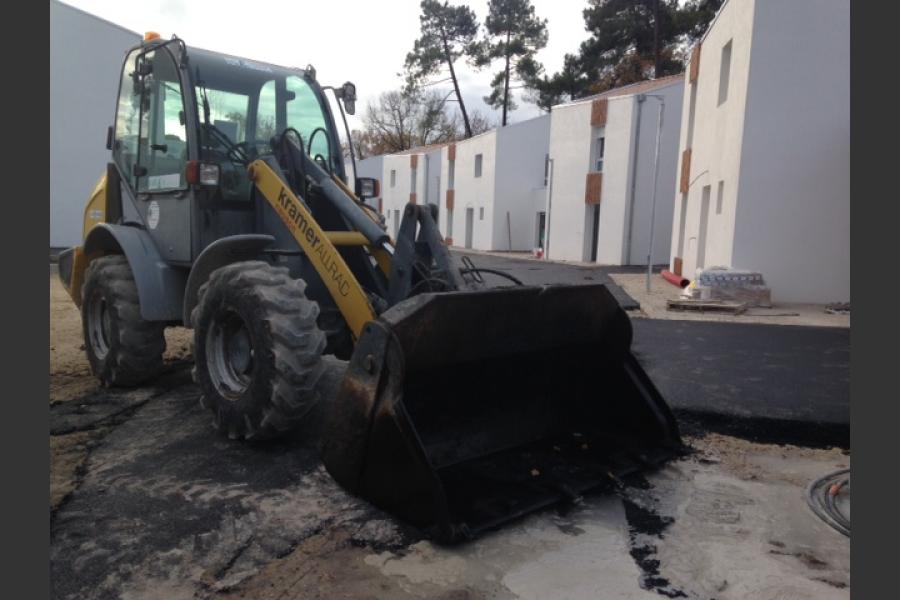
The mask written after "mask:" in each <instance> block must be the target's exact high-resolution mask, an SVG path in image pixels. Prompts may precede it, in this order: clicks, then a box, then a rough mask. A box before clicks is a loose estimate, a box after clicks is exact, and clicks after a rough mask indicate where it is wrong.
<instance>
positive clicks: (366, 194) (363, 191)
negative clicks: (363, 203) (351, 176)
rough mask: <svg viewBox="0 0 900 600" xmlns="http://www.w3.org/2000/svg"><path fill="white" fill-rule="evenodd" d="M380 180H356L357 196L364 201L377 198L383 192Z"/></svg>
mask: <svg viewBox="0 0 900 600" xmlns="http://www.w3.org/2000/svg"><path fill="white" fill-rule="evenodd" d="M380 187H381V186H379V185H378V180H377V179H375V178H374V177H357V178H356V196H357V197H358V198H360V199H362V200H365V199H366V198H377V197H378V196H379V195H380V194H379V192H380V191H381V190H380V189H379V188H380Z"/></svg>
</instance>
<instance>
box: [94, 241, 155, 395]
mask: <svg viewBox="0 0 900 600" xmlns="http://www.w3.org/2000/svg"><path fill="white" fill-rule="evenodd" d="M81 324H82V333H83V335H84V349H85V352H86V353H87V358H88V362H90V364H91V371H92V372H93V374H94V375H95V376H96V377H97V378H98V379H100V381H101V383H102V384H103V385H105V386H107V387H109V386H135V385H138V384H141V383H144V382H146V381H147V380H149V379H151V378H152V377H154V376H155V375H157V374H158V373H159V371H160V370H161V369H162V364H163V360H162V356H163V352H165V350H166V338H165V335H164V334H163V332H164V330H165V324H164V323H157V322H152V321H145V320H144V319H143V318H141V307H140V302H139V300H138V291H137V285H136V284H135V282H134V275H133V274H132V272H131V267H130V266H129V265H128V260H127V259H126V258H125V257H124V256H122V255H120V254H117V255H111V256H101V257H100V258H97V259H94V260H93V261H91V264H90V265H88V268H87V271H86V273H85V279H84V285H82V287H81Z"/></svg>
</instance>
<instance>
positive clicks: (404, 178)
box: [381, 153, 425, 237]
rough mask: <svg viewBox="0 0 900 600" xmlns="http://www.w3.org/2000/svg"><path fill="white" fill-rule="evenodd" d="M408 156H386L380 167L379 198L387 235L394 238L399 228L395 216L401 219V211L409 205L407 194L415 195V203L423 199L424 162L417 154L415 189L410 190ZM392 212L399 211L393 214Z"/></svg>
mask: <svg viewBox="0 0 900 600" xmlns="http://www.w3.org/2000/svg"><path fill="white" fill-rule="evenodd" d="M410 156H411V155H410V154H409V153H406V154H386V155H384V162H383V165H382V173H383V175H382V180H381V196H382V212H383V213H384V215H385V220H386V223H387V227H388V233H389V234H390V235H391V237H394V236H395V234H396V231H397V228H398V227H399V226H400V223H399V221H397V214H399V217H400V219H401V220H402V219H403V210H404V209H405V208H406V205H407V204H408V203H409V194H410V192H411V191H414V192H415V193H416V201H417V202H421V199H422V198H424V197H425V178H424V177H423V172H424V163H425V160H424V158H423V156H422V155H421V154H418V165H417V167H416V169H417V174H416V189H415V190H411V188H410V184H411V174H412V169H411V168H410V166H409V165H410ZM392 170H395V171H396V172H397V176H396V181H395V185H394V186H393V187H392V186H391V171H392ZM394 211H399V212H398V213H395V212H394Z"/></svg>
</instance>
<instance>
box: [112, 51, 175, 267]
mask: <svg viewBox="0 0 900 600" xmlns="http://www.w3.org/2000/svg"><path fill="white" fill-rule="evenodd" d="M186 121H187V119H186V116H185V102H184V94H183V92H182V86H181V82H180V78H179V67H178V65H177V63H176V61H175V59H174V57H173V56H172V53H171V52H170V51H169V49H168V48H159V49H156V50H154V49H149V50H148V49H141V48H138V49H135V50H133V51H132V52H131V53H130V54H129V55H128V57H127V58H126V60H125V67H124V69H123V73H122V80H121V84H120V89H119V102H118V107H117V110H116V127H115V138H114V145H113V158H114V160H115V161H116V164H117V165H118V166H119V169H120V171H121V172H122V174H123V179H124V180H125V181H126V182H127V187H128V191H129V192H130V195H131V197H132V198H131V199H132V200H133V204H134V207H135V209H136V212H137V217H138V219H139V220H140V224H141V225H143V227H144V228H145V229H146V230H147V232H148V233H149V234H150V236H151V238H152V239H153V241H154V242H155V243H156V246H157V249H158V250H159V253H160V254H161V255H162V257H163V258H164V259H166V261H167V262H174V263H184V264H188V263H190V260H191V194H190V188H189V185H188V183H187V180H186V174H185V166H186V164H187V161H188V143H187V131H186V127H185V123H186Z"/></svg>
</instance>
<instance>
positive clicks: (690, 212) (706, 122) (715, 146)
mask: <svg viewBox="0 0 900 600" xmlns="http://www.w3.org/2000/svg"><path fill="white" fill-rule="evenodd" d="M755 5H756V3H755V2H754V1H753V0H731V1H729V2H727V3H726V4H725V5H724V6H723V8H722V10H721V11H720V13H719V15H718V18H717V19H716V20H715V21H714V24H713V26H712V27H711V28H710V30H709V32H708V33H707V36H706V38H705V39H704V40H703V42H702V46H701V50H700V69H699V75H698V78H697V81H696V83H695V84H688V83H686V85H685V95H684V111H683V113H682V114H683V118H682V125H683V127H684V129H685V130H686V131H685V133H684V135H683V136H682V138H683V143H684V144H687V142H688V138H692V139H691V141H690V147H691V169H690V188H689V190H688V193H687V208H686V211H685V219H686V222H685V228H684V229H685V236H684V238H685V239H684V247H683V252H682V260H683V266H682V274H683V275H684V276H685V277H687V278H689V279H693V278H694V277H695V276H696V272H697V268H698V265H697V258H698V251H699V245H700V239H699V238H700V230H701V226H700V225H701V224H700V217H701V212H702V211H701V204H702V197H703V188H704V187H705V186H709V188H710V207H709V212H708V221H707V229H706V231H707V233H706V236H707V238H706V244H705V248H706V251H705V258H706V260H705V266H706V267H710V266H715V265H724V266H728V265H732V243H733V240H734V226H735V225H734V224H735V215H736V204H737V190H738V186H739V185H740V173H741V141H742V139H743V133H744V125H745V122H744V114H745V107H746V96H747V82H748V75H749V69H750V55H751V49H752V45H753V40H752V23H753V18H754V16H753V15H754V7H755ZM729 40H731V45H732V49H731V69H730V79H729V85H728V99H727V100H726V101H725V102H724V103H723V104H721V105H719V71H720V63H721V56H722V48H723V47H724V46H725V44H726V43H728V41H729ZM689 69H690V67H688V72H689ZM694 85H696V88H697V89H696V99H695V103H694V106H693V113H694V116H693V123H694V127H693V131H690V130H689V127H688V125H689V122H690V120H691V114H690V113H691V103H690V97H691V88H692V87H693V86H694ZM685 147H687V146H686V145H684V146H682V147H681V148H680V149H679V160H678V168H677V170H676V178H677V179H678V180H680V172H681V151H682V150H684V149H685ZM719 181H722V182H723V190H724V194H723V202H722V212H721V214H717V213H716V195H717V189H718V182H719ZM675 189H676V191H675V195H677V196H678V199H677V201H676V202H675V203H674V205H673V217H674V218H673V228H672V231H673V235H672V255H673V256H675V255H676V253H677V244H678V235H679V228H680V219H679V217H680V212H681V195H680V194H679V193H678V192H677V189H678V188H677V187H676V188H675Z"/></svg>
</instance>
